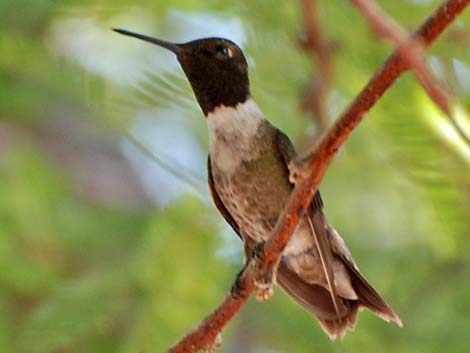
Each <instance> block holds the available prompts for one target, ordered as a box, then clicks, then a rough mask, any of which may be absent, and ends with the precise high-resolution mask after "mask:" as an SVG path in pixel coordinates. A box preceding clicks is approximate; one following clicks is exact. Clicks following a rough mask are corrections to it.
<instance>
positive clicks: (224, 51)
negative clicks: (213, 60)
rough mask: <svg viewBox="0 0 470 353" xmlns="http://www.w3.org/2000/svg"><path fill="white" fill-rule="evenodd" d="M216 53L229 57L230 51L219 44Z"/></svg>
mask: <svg viewBox="0 0 470 353" xmlns="http://www.w3.org/2000/svg"><path fill="white" fill-rule="evenodd" d="M215 51H216V52H217V54H220V55H223V56H228V54H229V50H228V48H227V47H226V46H225V45H222V44H219V45H217V46H216V47H215Z"/></svg>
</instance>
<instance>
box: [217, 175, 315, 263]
mask: <svg viewBox="0 0 470 353" xmlns="http://www.w3.org/2000/svg"><path fill="white" fill-rule="evenodd" d="M281 172H282V174H281ZM215 184H216V188H217V192H218V194H219V197H220V198H221V200H222V202H223V204H224V205H225V207H226V208H227V210H228V211H229V213H230V214H231V216H232V217H233V219H234V220H235V222H236V223H237V225H238V227H239V228H240V232H241V234H240V235H241V237H242V238H243V240H244V241H246V240H250V241H251V242H255V243H260V242H262V241H266V240H268V239H269V238H270V236H271V235H272V230H273V229H274V226H275V225H276V222H277V219H278V218H279V215H280V214H281V212H282V210H283V209H284V206H285V204H286V203H287V200H288V198H289V195H290V192H291V186H290V185H289V183H288V181H287V177H286V175H285V174H284V172H283V171H277V170H276V169H275V168H271V170H266V169H263V172H256V171H253V170H252V168H250V167H249V166H247V167H246V168H240V169H239V170H237V172H236V173H233V174H232V175H231V176H230V177H220V176H219V177H215ZM313 246H314V241H313V237H312V235H311V233H310V230H309V229H308V224H307V222H306V221H305V220H301V221H300V223H299V226H298V227H297V229H296V231H295V233H294V235H293V237H292V238H291V240H290V241H289V243H288V245H287V247H286V249H285V250H284V255H293V254H298V253H301V252H303V251H305V250H307V249H311V248H312V247H313Z"/></svg>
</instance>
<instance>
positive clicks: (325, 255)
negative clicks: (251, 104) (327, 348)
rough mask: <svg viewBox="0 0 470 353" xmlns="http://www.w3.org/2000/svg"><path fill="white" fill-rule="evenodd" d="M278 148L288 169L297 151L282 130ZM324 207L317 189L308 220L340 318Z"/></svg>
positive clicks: (278, 131) (279, 134)
mask: <svg viewBox="0 0 470 353" xmlns="http://www.w3.org/2000/svg"><path fill="white" fill-rule="evenodd" d="M277 148H278V151H279V152H280V154H281V155H282V158H283V159H284V163H285V165H286V169H287V170H288V164H289V163H290V162H291V161H292V159H293V158H295V156H296V152H295V149H294V146H293V145H292V142H291V141H290V140H289V138H288V137H287V136H286V135H285V134H284V133H283V132H282V131H280V130H277ZM322 209H323V201H322V199H321V196H320V192H319V191H318V190H317V192H316V193H315V195H314V197H313V200H312V203H311V205H310V207H309V208H308V210H307V221H308V223H309V226H310V229H311V232H312V235H313V238H314V240H315V243H316V246H317V249H318V254H319V256H320V261H321V264H322V267H323V271H324V274H325V278H326V282H327V284H328V289H329V291H330V295H331V300H332V302H333V306H334V308H335V312H336V314H337V316H338V319H339V318H340V317H341V316H340V309H339V303H338V301H337V298H338V297H337V295H336V286H335V282H334V272H333V256H332V253H331V249H330V248H329V246H328V239H327V236H328V233H327V224H325V222H324V216H323V211H322Z"/></svg>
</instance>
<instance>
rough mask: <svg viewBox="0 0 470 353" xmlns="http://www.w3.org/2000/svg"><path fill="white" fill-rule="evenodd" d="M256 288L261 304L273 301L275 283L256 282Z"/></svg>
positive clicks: (257, 298)
mask: <svg viewBox="0 0 470 353" xmlns="http://www.w3.org/2000/svg"><path fill="white" fill-rule="evenodd" d="M255 286H256V295H255V297H256V300H257V301H259V302H265V301H268V300H269V299H271V297H272V296H273V295H274V289H273V283H272V282H271V283H263V282H259V281H258V280H255Z"/></svg>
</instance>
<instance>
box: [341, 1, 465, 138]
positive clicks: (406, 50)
mask: <svg viewBox="0 0 470 353" xmlns="http://www.w3.org/2000/svg"><path fill="white" fill-rule="evenodd" d="M350 1H351V3H352V4H353V5H354V6H356V7H357V9H358V10H359V11H360V12H361V13H362V14H363V15H364V16H365V17H366V18H367V20H368V21H369V24H370V26H371V27H372V29H373V30H374V32H376V33H377V34H378V35H379V36H381V37H383V38H385V39H388V40H390V41H391V42H393V43H394V44H396V45H397V47H398V48H399V50H400V53H401V54H402V55H403V57H404V58H405V60H406V61H407V62H408V64H409V65H410V67H411V69H412V70H413V72H414V74H415V75H416V78H417V79H418V81H419V82H420V83H421V85H422V86H423V88H424V90H425V91H426V93H427V94H428V95H429V97H431V99H432V100H433V101H434V102H435V103H436V105H437V106H438V107H439V108H440V109H441V110H442V111H443V112H444V114H445V115H446V117H447V119H448V120H449V122H450V123H451V125H452V126H453V128H454V129H455V130H456V131H457V133H458V134H459V135H460V137H461V138H462V139H463V140H464V141H466V142H467V144H468V145H469V146H470V138H469V137H468V136H467V135H466V133H465V132H464V130H463V129H462V127H460V126H459V124H458V123H457V121H456V120H455V119H454V118H453V117H452V113H451V109H450V106H449V99H448V97H449V93H448V92H447V91H446V89H445V88H444V86H443V85H442V84H440V82H439V80H438V79H437V78H436V77H435V76H434V75H433V74H432V72H431V71H429V70H428V68H427V67H426V65H425V63H424V60H423V51H424V50H423V48H422V47H421V45H420V43H419V42H417V41H413V42H412V41H409V40H408V34H407V32H406V31H405V29H404V28H403V27H402V26H400V25H399V24H398V23H397V22H396V21H395V20H394V19H393V18H392V17H391V16H389V15H387V14H386V13H385V12H384V11H382V9H381V8H380V7H379V6H378V5H377V3H376V2H375V1H373V0H350Z"/></svg>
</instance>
